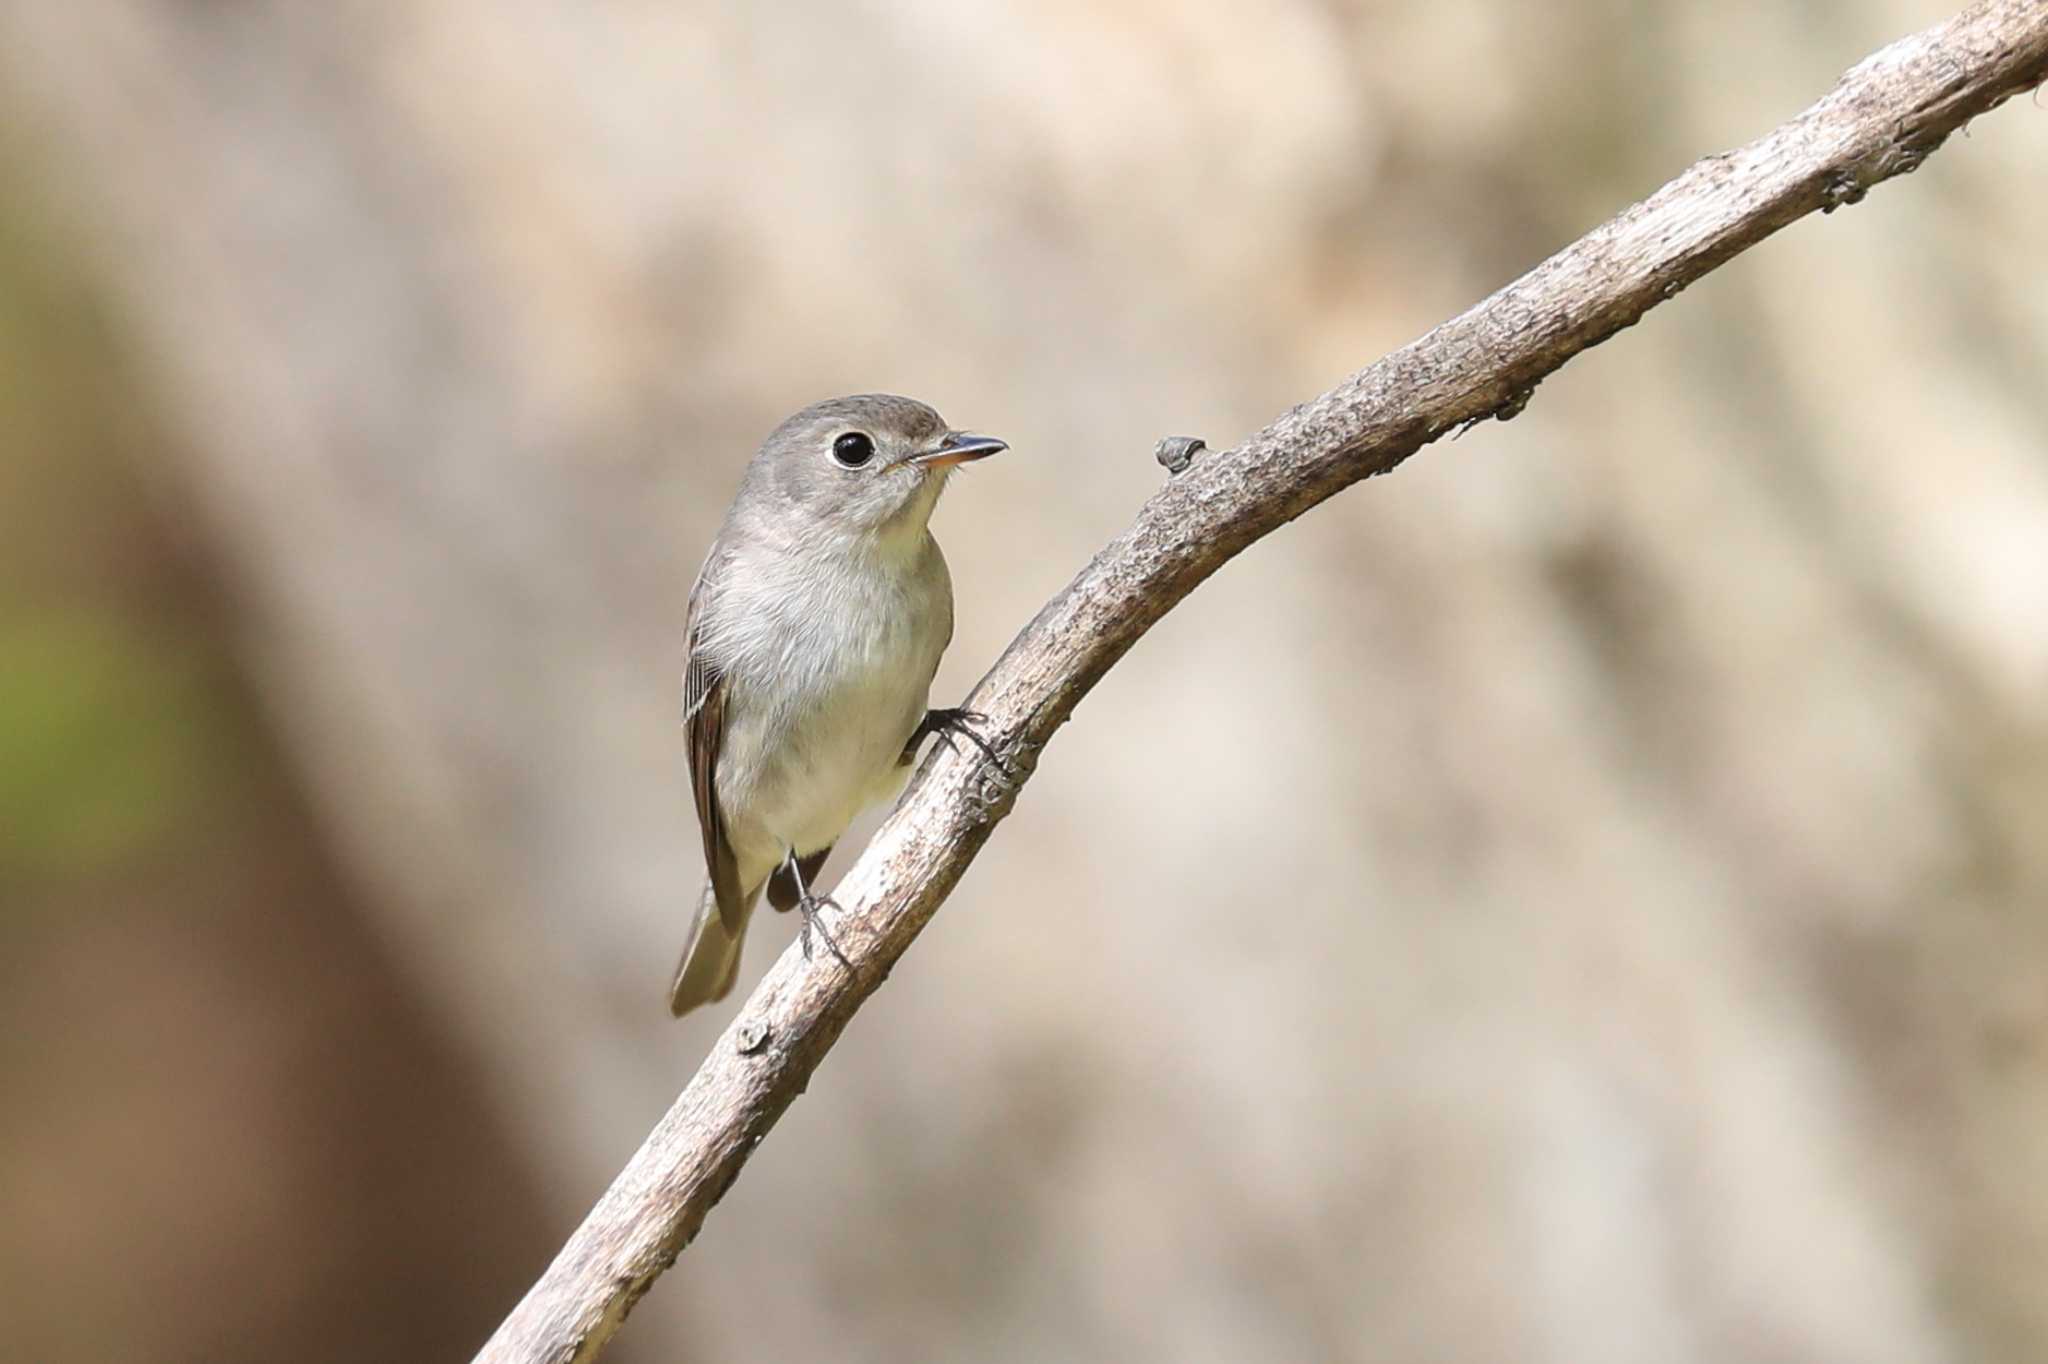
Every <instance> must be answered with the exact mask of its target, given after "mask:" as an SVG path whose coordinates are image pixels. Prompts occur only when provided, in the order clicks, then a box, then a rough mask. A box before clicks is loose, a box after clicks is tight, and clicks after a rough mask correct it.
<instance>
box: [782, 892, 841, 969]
mask: <svg viewBox="0 0 2048 1364" xmlns="http://www.w3.org/2000/svg"><path fill="white" fill-rule="evenodd" d="M827 905H830V906H831V907H832V908H833V909H838V908H839V902H838V901H837V900H835V899H833V898H832V897H831V896H829V895H808V894H807V895H804V896H803V897H802V898H800V899H799V900H798V901H797V902H796V910H797V915H798V918H799V920H800V922H799V924H798V927H797V936H796V941H797V946H798V948H799V949H801V950H802V952H803V954H804V960H805V961H809V960H810V959H811V930H812V929H814V928H815V929H816V930H817V933H818V936H819V937H820V938H822V939H823V940H824V943H825V949H826V950H827V951H828V952H830V953H831V954H832V959H833V960H834V961H836V962H838V963H839V964H840V965H841V966H842V967H844V968H845V969H846V971H847V973H848V974H849V975H850V974H852V972H853V963H852V962H850V961H848V960H847V959H846V954H845V953H844V952H842V951H840V950H839V943H838V941H837V940H835V939H834V938H833V936H832V930H831V929H829V928H827V927H825V920H824V918H823V914H824V910H825V907H826V906H827Z"/></svg>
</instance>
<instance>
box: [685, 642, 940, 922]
mask: <svg viewBox="0 0 2048 1364" xmlns="http://www.w3.org/2000/svg"><path fill="white" fill-rule="evenodd" d="M927 691H928V688H927V686H926V685H920V684H918V683H916V682H914V681H912V679H911V678H906V677H902V676H899V677H897V678H896V679H894V680H893V685H884V684H882V683H881V682H880V681H879V680H878V679H873V678H857V679H855V678H849V679H844V680H842V681H839V683H838V685H833V686H829V687H825V688H822V689H820V690H818V691H816V692H813V693H811V694H810V695H808V696H806V697H805V698H804V699H803V700H802V701H800V702H798V703H796V704H794V705H792V706H790V707H788V708H787V709H784V710H782V711H781V712H780V713H778V714H775V715H772V716H769V717H764V718H766V719H767V721H768V722H767V723H765V724H762V725H759V726H754V725H744V726H736V727H734V729H732V730H729V731H728V733H727V736H726V744H727V748H726V753H725V761H724V762H723V763H722V764H721V773H720V775H721V778H722V780H721V782H720V787H721V790H720V799H721V802H722V803H723V804H724V805H725V808H727V809H729V810H744V811H745V812H746V816H745V818H743V819H741V820H739V821H735V823H736V825H737V827H733V828H731V829H729V830H728V837H729V838H730V839H731V841H732V845H733V851H734V853H735V854H736V855H737V856H738V858H739V862H740V875H741V880H742V882H743V883H746V882H751V881H753V880H755V879H757V878H759V877H762V876H765V875H766V874H767V872H768V871H769V870H771V869H773V867H774V866H775V864H777V863H779V862H780V861H781V860H782V859H783V857H784V856H785V855H786V854H787V853H789V852H790V851H792V850H794V851H795V852H797V853H798V854H803V853H809V852H813V851H815V850H817V849H819V848H822V847H825V846H826V845H827V844H830V843H832V842H834V841H836V840H837V839H838V838H839V836H840V835H841V834H842V833H844V832H845V831H846V826H847V825H848V824H850V823H852V822H853V819H854V817H855V816H856V815H858V814H859V813H860V812H861V811H862V810H864V809H866V808H867V807H868V806H870V805H876V804H879V803H881V802H883V801H886V800H890V799H893V798H894V797H895V796H896V794H897V793H898V792H900V791H901V790H902V789H903V783H904V780H905V778H907V777H908V776H909V775H910V773H909V769H907V768H905V767H902V766H900V765H899V764H898V763H897V758H898V757H899V756H900V755H901V753H902V751H903V745H904V744H905V742H907V741H908V740H909V738H910V735H911V732H912V731H913V730H914V729H916V727H917V723H918V721H919V720H920V719H922V718H923V716H924V710H925V702H926V697H927ZM742 788H743V789H742Z"/></svg>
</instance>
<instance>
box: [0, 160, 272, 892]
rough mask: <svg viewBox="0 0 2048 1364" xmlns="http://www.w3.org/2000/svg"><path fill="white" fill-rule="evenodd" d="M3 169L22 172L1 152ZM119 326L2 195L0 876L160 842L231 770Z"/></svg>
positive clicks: (52, 868)
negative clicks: (154, 490) (144, 483)
mask: <svg viewBox="0 0 2048 1364" xmlns="http://www.w3.org/2000/svg"><path fill="white" fill-rule="evenodd" d="M0 179H4V180H5V181H7V182H8V183H10V184H13V185H16V186H21V185H23V184H25V183H26V184H29V185H30V186H31V187H32V185H33V181H32V179H31V178H30V177H29V176H27V175H25V174H23V168H22V167H21V166H20V165H19V164H18V162H16V161H14V159H13V158H9V157H7V156H5V155H0ZM114 335H115V333H114V330H113V329H112V328H110V327H109V326H108V325H107V323H106V319H105V318H104V316H103V314H102V313H101V311H100V310H99V308H98V306H97V303H96V301H95V300H94V299H93V298H92V296H91V295H90V293H89V291H88V290H87V289H86V288H85V287H84V285H83V283H82V277H81V275H80V274H79V273H78V272H77V271H76V270H75V269H74V268H73V262H72V261H71V260H70V259H68V257H67V254H66V251H65V239H64V234H63V233H62V232H61V231H59V230H57V227H56V224H55V223H54V222H53V221H52V220H51V219H49V218H48V217H47V216H45V215H42V214H39V213H38V212H37V211H36V206H35V196H34V195H33V193H31V194H28V195H22V194H10V195H8V196H5V197H4V198H0V885H16V886H19V885H21V884H23V883H26V884H28V885H31V886H33V885H39V884H49V883H53V882H56V881H59V880H62V879H66V878H72V877H76V876H79V875H82V874H90V873H92V872H95V871H99V870H111V869H115V868H118V867H120V866H123V865H126V864H129V863H131V862H133V861H134V860H136V859H138V858H141V857H145V856H147V855H149V854H150V853H152V852H153V851H157V850H160V849H162V848H163V847H164V846H165V845H166V843H167V842H168V841H169V840H172V839H174V838H177V837H179V836H180V835H181V834H184V833H187V832H189V831H190V830H191V829H192V828H193V827H194V816H195V815H196V814H198V813H200V812H201V811H203V810H206V809H208V808H213V807H217V805H218V802H219V798H220V795H221V793H222V791H223V790H224V789H225V787H226V785H227V779H228V778H229V777H230V776H231V774H232V772H233V769H234V766H235V764H234V763H233V762H232V761H228V760H227V759H226V756H225V755H226V754H227V753H228V751H229V750H230V749H231V748H233V747H235V744H234V735H233V730H234V725H233V724H232V723H231V722H230V720H229V715H230V711H231V708H230V705H229V698H228V697H227V696H226V695H225V694H224V691H223V687H224V684H225V677H224V670H225V666H226V664H225V660H222V659H219V658H217V657H214V656H212V653H211V652H210V651H209V650H208V648H207V647H206V646H205V645H204V644H203V643H202V642H201V641H200V639H199V637H198V636H197V635H196V634H195V632H193V631H192V630H191V629H189V628H187V627H188V625H189V623H190V622H189V615H190V609H191V608H190V607H189V605H187V603H188V602H189V600H190V594H189V593H188V592H186V591H184V590H182V589H180V588H177V587H176V586H175V585H172V584H169V583H167V582H166V581H165V580H164V575H163V574H162V573H161V572H160V571H158V569H159V566H160V563H161V557H162V551H163V550H164V549H166V548H167V547H166V546H164V545H163V544H161V543H160V542H154V543H153V541H160V537H155V536H154V535H153V532H152V531H151V530H150V528H149V527H148V525H147V523H146V521H145V520H144V519H143V518H142V517H141V516H140V515H139V514H138V507H139V506H140V503H139V502H138V493H139V492H141V491H142V490H141V489H140V488H139V487H138V486H137V484H136V482H135V480H134V478H133V476H132V474H131V473H130V472H129V469H130V466H131V465H132V464H133V463H134V462H136V458H137V457H138V456H140V455H141V454H142V453H143V451H144V448H145V447H146V446H147V445H148V444H149V443H150V441H151V439H152V437H151V434H150V432H151V424H150V422H149V420H148V417H147V403H146V401H144V399H143V397H142V396H141V395H139V394H138V393H137V392H135V391H134V388H135V367H134V366H132V365H128V364H125V363H119V361H121V360H122V359H123V358H124V357H121V356H120V354H119V351H118V349H117V348H116V347H115V346H114V344H113V339H114ZM111 452H119V455H120V456H124V457H126V458H122V457H117V458H112V459H110V458H108V455H109V453H111ZM30 898H31V897H25V896H21V895H8V896H5V897H4V899H0V906H4V907H5V908H0V914H6V917H9V918H13V917H17V915H15V914H7V913H6V910H7V909H15V910H19V909H20V908H21V907H23V906H25V905H26V904H27V903H28V902H29V899H30ZM60 898H61V899H62V900H63V902H64V903H66V904H70V905H76V906H84V905H90V904H92V903H95V902H96V901H95V899H94V897H90V896H65V897H60Z"/></svg>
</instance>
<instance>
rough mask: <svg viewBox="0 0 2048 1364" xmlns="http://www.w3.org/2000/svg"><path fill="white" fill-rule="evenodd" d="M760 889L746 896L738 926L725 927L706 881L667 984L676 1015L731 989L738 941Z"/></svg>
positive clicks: (736, 969)
mask: <svg viewBox="0 0 2048 1364" xmlns="http://www.w3.org/2000/svg"><path fill="white" fill-rule="evenodd" d="M759 893H760V891H759V888H758V887H757V888H756V889H755V893H754V895H749V896H747V897H745V900H744V901H743V902H742V904H741V906H740V922H739V926H738V927H737V928H727V927H726V924H725V917H724V916H723V915H722V914H720V913H719V912H718V896H717V894H716V892H715V891H714V890H713V889H712V887H711V885H710V883H708V882H707V883H706V884H705V886H704V895H703V898H702V899H700V900H699V901H698V902H697V917H696V919H695V921H694V922H692V923H691V925H690V941H689V942H688V943H687V944H686V945H685V946H684V948H683V959H682V961H681V962H680V963H678V965H677V966H676V980H675V984H673V985H671V986H669V988H668V1011H669V1012H670V1013H672V1014H674V1015H675V1016H676V1017H677V1018H681V1017H682V1016H683V1015H684V1014H686V1013H688V1012H689V1011H690V1010H692V1009H694V1008H696V1007H697V1006H698V1005H700V1004H711V1003H714V1002H716V1001H717V1000H721V999H724V998H725V997H726V995H728V994H730V993H731V992H732V983H733V979H734V977H736V976H738V975H739V972H740V944H741V943H742V942H743V941H744V940H745V938H746V934H747V917H748V916H749V915H750V914H751V913H752V912H753V909H754V898H755V895H758V894H759Z"/></svg>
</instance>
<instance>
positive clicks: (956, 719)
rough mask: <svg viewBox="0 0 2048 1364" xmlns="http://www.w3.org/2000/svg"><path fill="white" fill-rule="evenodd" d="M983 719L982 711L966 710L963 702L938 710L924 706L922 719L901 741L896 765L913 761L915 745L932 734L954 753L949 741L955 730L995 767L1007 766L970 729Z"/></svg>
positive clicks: (984, 722) (984, 719)
mask: <svg viewBox="0 0 2048 1364" xmlns="http://www.w3.org/2000/svg"><path fill="white" fill-rule="evenodd" d="M987 722H988V717H987V716H986V715H983V714H982V713H981V712H980V711H978V710H969V709H967V707H965V706H947V707H944V708H942V709H939V710H928V711H926V712H925V713H924V719H922V720H919V721H918V722H917V728H916V729H913V730H912V731H910V739H909V741H908V742H906V743H905V744H904V745H903V756H902V757H900V758H898V759H897V760H896V763H897V766H899V767H908V766H910V764H911V763H912V762H914V761H916V759H917V746H918V745H919V744H921V743H923V742H924V741H925V739H926V738H928V737H929V736H931V735H933V734H936V735H938V736H939V739H940V741H941V742H942V743H944V744H945V745H946V747H948V748H951V749H953V751H954V752H956V753H957V752H959V751H960V750H959V749H958V748H956V747H955V746H954V744H953V736H954V735H955V734H958V735H960V736H962V737H963V738H965V739H966V740H967V741H968V742H969V743H971V744H973V745H974V746H975V747H976V748H978V749H980V750H981V754H982V756H983V757H985V758H987V759H988V760H989V761H990V762H992V763H994V764H995V765H996V766H997V767H999V768H1002V769H1004V770H1008V767H1009V764H1007V763H1005V762H1004V761H1003V760H1002V757H1001V755H999V754H998V753H997V752H996V751H995V749H994V748H992V747H990V745H989V742H988V740H986V739H984V738H982V737H981V736H980V735H979V734H976V733H975V732H974V728H973V727H974V726H975V725H978V724H986V723H987Z"/></svg>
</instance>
